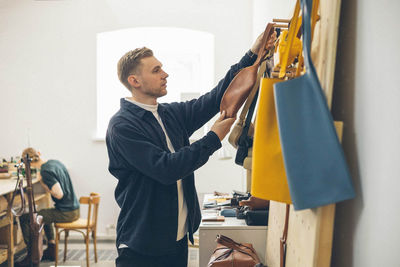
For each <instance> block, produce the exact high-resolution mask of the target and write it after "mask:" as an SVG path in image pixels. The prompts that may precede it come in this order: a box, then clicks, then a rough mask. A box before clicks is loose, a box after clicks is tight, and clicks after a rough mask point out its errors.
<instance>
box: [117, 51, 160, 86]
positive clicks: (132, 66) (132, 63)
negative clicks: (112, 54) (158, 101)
mask: <svg viewBox="0 0 400 267" xmlns="http://www.w3.org/2000/svg"><path fill="white" fill-rule="evenodd" d="M152 56H153V51H152V50H151V49H149V48H147V47H142V48H136V49H135V50H131V51H129V52H127V53H125V55H123V56H122V57H121V58H120V60H119V61H118V65H117V70H118V78H119V80H120V81H121V83H122V84H123V85H125V87H126V88H128V90H129V91H131V89H132V88H131V85H130V84H129V83H128V77H129V75H131V74H137V73H138V72H140V67H141V65H142V64H141V60H142V58H146V57H152Z"/></svg>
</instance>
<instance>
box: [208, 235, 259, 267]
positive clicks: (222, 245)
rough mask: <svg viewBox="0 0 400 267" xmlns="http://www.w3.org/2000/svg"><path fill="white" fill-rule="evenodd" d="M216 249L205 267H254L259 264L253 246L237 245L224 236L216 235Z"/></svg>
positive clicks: (247, 244) (248, 244) (246, 244)
mask: <svg viewBox="0 0 400 267" xmlns="http://www.w3.org/2000/svg"><path fill="white" fill-rule="evenodd" d="M216 242H217V243H218V244H217V248H216V249H215V250H214V253H213V254H212V255H211V258H210V261H209V262H208V265H207V267H228V266H229V267H231V266H240V267H254V266H255V265H256V264H258V263H260V259H259V258H258V256H257V253H256V251H255V250H254V248H253V245H252V244H250V243H237V242H235V241H233V240H232V239H230V238H229V237H226V236H224V235H217V240H216Z"/></svg>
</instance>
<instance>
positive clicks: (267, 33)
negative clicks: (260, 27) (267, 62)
mask: <svg viewBox="0 0 400 267" xmlns="http://www.w3.org/2000/svg"><path fill="white" fill-rule="evenodd" d="M274 27H275V23H268V24H267V26H266V27H265V30H264V33H263V37H262V39H261V46H260V48H259V49H258V53H257V59H256V61H255V62H254V64H253V66H254V65H260V63H261V60H263V59H264V57H265V55H266V54H267V50H266V49H265V46H266V45H267V42H268V39H269V38H270V37H271V35H272V34H273V33H274V29H275V28H274Z"/></svg>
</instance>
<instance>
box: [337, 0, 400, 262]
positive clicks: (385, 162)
mask: <svg viewBox="0 0 400 267" xmlns="http://www.w3.org/2000/svg"><path fill="white" fill-rule="evenodd" d="M399 10H400V2H399V1H396V0H384V1H374V0H364V1H361V0H342V9H341V21H340V33H339V43H338V55H337V63H336V77H335V84H334V98H333V110H334V117H335V118H336V119H340V120H343V121H344V133H343V134H344V135H343V146H344V150H345V153H346V156H347V159H348V162H349V164H350V169H351V173H352V176H353V181H354V185H355V188H356V193H357V197H356V199H354V200H352V201H346V202H343V203H341V204H339V205H337V212H336V224H335V233H334V246H333V258H332V266H337V267H348V266H349V267H350V266H355V267H358V266H360V267H361V266H362V267H370V266H371V267H372V266H400V254H399V248H400V245H399V237H400V229H399V225H400V212H399V203H400V194H399V186H400V180H399V178H400V175H399V174H400V164H399V162H400V161H399V160H400V157H399V148H400V105H399V99H400V87H399V84H400V76H399V74H398V68H397V64H398V62H400V51H399V44H400V34H399V30H398V26H399V22H398V12H399Z"/></svg>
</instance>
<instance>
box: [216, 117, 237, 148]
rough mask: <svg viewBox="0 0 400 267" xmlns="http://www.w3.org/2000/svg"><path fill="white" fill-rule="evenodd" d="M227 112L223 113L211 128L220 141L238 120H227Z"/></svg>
mask: <svg viewBox="0 0 400 267" xmlns="http://www.w3.org/2000/svg"><path fill="white" fill-rule="evenodd" d="M225 115H226V112H225V110H224V111H222V113H221V116H219V118H218V119H217V120H216V121H215V123H214V125H213V126H212V127H211V131H213V132H214V133H216V134H217V135H218V138H219V140H221V141H222V139H224V137H225V136H226V135H227V134H228V133H229V131H230V129H231V126H232V124H233V123H234V122H235V120H236V118H226V119H225Z"/></svg>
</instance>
